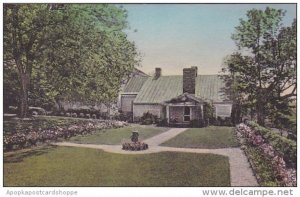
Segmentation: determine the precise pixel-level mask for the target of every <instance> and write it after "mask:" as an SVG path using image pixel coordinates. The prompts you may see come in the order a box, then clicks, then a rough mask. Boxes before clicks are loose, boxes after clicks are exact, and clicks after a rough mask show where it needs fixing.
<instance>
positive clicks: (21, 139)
mask: <svg viewBox="0 0 300 197" xmlns="http://www.w3.org/2000/svg"><path fill="white" fill-rule="evenodd" d="M125 125H127V123H125V122H121V121H109V120H102V121H87V122H85V123H82V122H81V123H80V122H79V123H77V124H73V125H69V126H65V127H57V128H50V129H30V130H27V131H26V130H24V131H23V132H21V131H17V132H10V133H4V136H3V145H4V151H12V150H17V149H23V148H27V147H31V146H35V145H37V144H39V143H45V142H53V141H57V140H58V139H68V138H70V137H72V136H76V135H86V134H89V133H92V132H93V131H94V130H95V129H110V128H119V127H123V126H125Z"/></svg>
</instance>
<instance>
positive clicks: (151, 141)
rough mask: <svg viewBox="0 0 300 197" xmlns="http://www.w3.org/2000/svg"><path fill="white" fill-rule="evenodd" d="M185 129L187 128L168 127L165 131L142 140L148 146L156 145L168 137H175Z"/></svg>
mask: <svg viewBox="0 0 300 197" xmlns="http://www.w3.org/2000/svg"><path fill="white" fill-rule="evenodd" d="M185 130H187V129H186V128H172V129H170V130H168V131H166V132H163V133H161V134H159V135H156V136H153V137H151V138H148V139H146V140H144V141H143V142H145V143H146V144H148V145H149V146H157V145H159V144H162V143H163V142H166V141H168V140H169V139H171V138H173V137H175V136H176V135H178V134H180V133H182V132H184V131H185Z"/></svg>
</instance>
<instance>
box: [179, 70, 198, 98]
mask: <svg viewBox="0 0 300 197" xmlns="http://www.w3.org/2000/svg"><path fill="white" fill-rule="evenodd" d="M197 73H198V67H196V66H193V67H191V68H184V69H183V80H182V82H183V84H182V86H183V93H189V94H195V87H196V77H197V75H198V74H197Z"/></svg>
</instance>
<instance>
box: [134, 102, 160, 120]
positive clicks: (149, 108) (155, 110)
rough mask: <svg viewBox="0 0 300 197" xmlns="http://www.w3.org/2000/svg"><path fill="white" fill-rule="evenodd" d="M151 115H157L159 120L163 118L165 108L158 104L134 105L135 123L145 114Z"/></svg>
mask: <svg viewBox="0 0 300 197" xmlns="http://www.w3.org/2000/svg"><path fill="white" fill-rule="evenodd" d="M147 112H149V113H151V114H153V115H156V116H157V117H158V118H163V117H164V114H163V107H162V106H161V105H158V104H154V105H149V104H133V117H134V121H138V120H139V118H140V117H142V116H143V114H144V113H147Z"/></svg>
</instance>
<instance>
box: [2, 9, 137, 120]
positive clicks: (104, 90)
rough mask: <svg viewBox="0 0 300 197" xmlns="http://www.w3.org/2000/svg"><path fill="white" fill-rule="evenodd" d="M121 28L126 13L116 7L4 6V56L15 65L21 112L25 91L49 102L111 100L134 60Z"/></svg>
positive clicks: (23, 112) (25, 106) (24, 113)
mask: <svg viewBox="0 0 300 197" xmlns="http://www.w3.org/2000/svg"><path fill="white" fill-rule="evenodd" d="M125 28H127V22H126V11H125V10H123V9H121V8H118V7H116V6H114V5H108V4H92V5H91V4H63V5H62V4H5V5H4V48H5V51H4V60H6V62H10V64H9V66H14V65H15V66H16V68H17V73H18V79H19V83H20V85H19V86H20V92H19V98H20V103H19V109H20V116H21V117H26V116H27V109H28V93H29V92H28V91H29V90H31V91H32V92H34V91H36V90H37V89H38V90H39V91H40V90H42V91H43V94H45V95H46V97H48V99H50V100H51V99H52V100H57V99H61V98H63V99H78V100H88V101H103V100H111V99H113V98H114V97H115V96H116V92H117V91H118V89H119V86H120V83H119V82H120V80H121V78H122V77H123V76H124V75H125V74H128V73H129V72H130V71H131V70H132V69H133V66H134V65H135V64H136V63H137V59H136V56H137V53H136V49H135V46H134V44H133V43H131V42H130V41H128V39H127V37H126V34H125V33H124V32H123V30H124V29H125ZM33 82H34V84H35V86H32V83H33ZM36 83H37V84H36ZM30 87H31V88H30ZM39 91H37V92H38V94H39ZM31 95H33V94H31Z"/></svg>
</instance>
